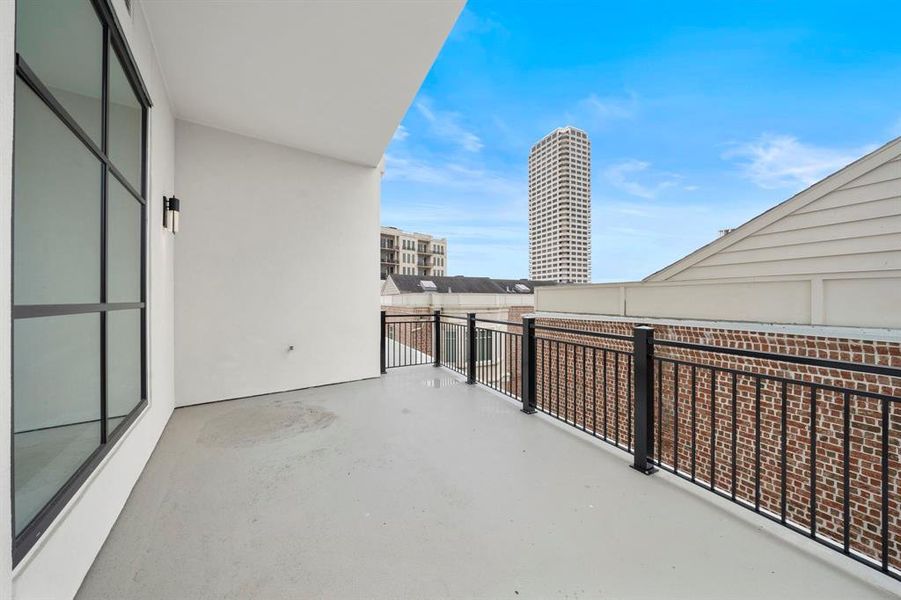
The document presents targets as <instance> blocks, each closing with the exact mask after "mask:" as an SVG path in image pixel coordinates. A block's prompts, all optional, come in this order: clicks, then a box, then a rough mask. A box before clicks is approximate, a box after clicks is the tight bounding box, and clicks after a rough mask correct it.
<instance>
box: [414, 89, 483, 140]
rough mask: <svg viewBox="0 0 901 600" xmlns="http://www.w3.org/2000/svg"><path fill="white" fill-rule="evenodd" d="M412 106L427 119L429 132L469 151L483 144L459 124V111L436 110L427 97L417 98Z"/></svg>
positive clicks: (476, 136)
mask: <svg viewBox="0 0 901 600" xmlns="http://www.w3.org/2000/svg"><path fill="white" fill-rule="evenodd" d="M413 106H414V107H415V108H416V110H417V111H419V114H421V115H422V116H423V118H425V120H426V121H428V123H429V128H430V130H431V132H432V133H433V134H435V135H436V136H438V137H440V138H442V139H444V140H447V141H449V142H451V143H452V144H456V145H458V146H460V147H461V148H463V149H464V150H467V151H469V152H478V151H479V150H481V149H482V146H484V144H483V143H482V140H481V139H480V138H479V136H478V135H476V134H475V133H473V132H472V131H469V130H468V129H466V128H465V127H463V126H462V125H461V124H460V115H459V113H455V112H450V111H441V110H436V109H435V108H433V107H432V103H431V102H430V101H429V100H428V99H427V98H421V99H419V100H418V101H417V102H416V103H415V104H414V105H413Z"/></svg>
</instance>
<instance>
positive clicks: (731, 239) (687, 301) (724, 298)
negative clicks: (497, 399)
mask: <svg viewBox="0 0 901 600" xmlns="http://www.w3.org/2000/svg"><path fill="white" fill-rule="evenodd" d="M899 306H901V138H899V139H895V140H893V141H891V142H889V143H887V144H885V145H884V146H882V147H881V148H879V149H877V150H875V151H874V152H872V153H870V154H868V155H867V156H864V157H863V158H861V159H859V160H857V161H855V162H853V163H851V164H850V165H848V166H847V167H845V168H843V169H841V170H840V171H838V172H836V173H834V174H832V175H830V176H829V177H826V178H825V179H823V180H822V181H820V182H818V183H816V184H814V185H812V186H810V187H809V188H807V189H806V190H804V191H802V192H800V193H799V194H797V195H795V196H793V197H791V198H789V199H788V200H786V201H785V202H783V203H781V204H779V205H777V206H775V207H773V208H772V209H770V210H768V211H766V212H765V213H763V214H761V215H759V216H757V217H755V218H754V219H752V220H750V221H748V222H747V223H745V224H744V225H742V226H741V227H738V228H736V229H734V230H732V231H730V232H728V233H727V234H725V235H724V236H722V237H720V238H718V239H717V240H715V241H713V242H711V243H710V244H707V245H706V246H704V247H702V248H700V249H698V250H697V251H695V252H693V253H691V254H689V255H688V256H686V257H685V258H683V259H681V260H679V261H677V262H675V263H673V264H672V265H670V266H668V267H666V268H664V269H662V270H660V271H658V272H656V273H654V274H652V275H650V276H649V277H647V278H645V279H644V280H643V281H640V282H626V283H611V284H598V285H591V286H577V287H569V288H552V289H548V288H544V289H541V290H538V291H537V297H536V307H537V310H539V311H543V312H544V311H548V312H567V313H574V312H575V313H586V314H603V315H612V316H622V317H660V318H674V319H700V320H729V321H750V322H763V323H781V324H799V325H816V326H837V327H853V328H891V329H898V328H901V311H899V310H898V307H899Z"/></svg>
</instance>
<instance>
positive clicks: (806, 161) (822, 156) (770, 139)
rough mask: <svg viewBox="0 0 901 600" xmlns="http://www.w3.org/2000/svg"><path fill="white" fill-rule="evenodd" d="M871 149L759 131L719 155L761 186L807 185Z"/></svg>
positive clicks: (786, 186) (767, 187)
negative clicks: (821, 143)
mask: <svg viewBox="0 0 901 600" xmlns="http://www.w3.org/2000/svg"><path fill="white" fill-rule="evenodd" d="M870 149H871V148H857V149H838V148H826V147H822V146H814V145H813V144H805V143H803V142H801V141H799V140H798V138H796V137H794V136H791V135H784V134H763V135H761V136H760V137H758V138H757V139H756V140H753V141H750V142H745V143H743V144H738V145H737V146H736V147H735V148H733V149H731V150H729V151H728V152H726V153H724V154H723V158H724V159H727V160H736V161H737V162H738V165H739V167H740V168H741V172H742V175H743V176H744V177H746V178H747V179H749V180H751V181H753V182H754V183H755V184H757V185H758V186H760V187H762V188H764V189H777V188H788V187H790V188H798V187H807V186H809V185H812V184H814V183H816V182H817V181H819V180H820V179H822V178H823V177H825V176H827V175H829V174H830V173H832V172H834V171H837V170H839V169H841V168H842V167H844V166H845V165H847V164H848V163H850V162H852V161H854V160H856V159H857V158H859V157H860V156H861V155H863V154H865V153H866V152H868V151H869V150H870Z"/></svg>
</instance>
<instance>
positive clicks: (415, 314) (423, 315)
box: [385, 313, 432, 319]
mask: <svg viewBox="0 0 901 600" xmlns="http://www.w3.org/2000/svg"><path fill="white" fill-rule="evenodd" d="M410 317H419V318H423V319H431V318H432V313H409V314H406V313H405V314H400V315H391V314H388V313H385V318H386V319H403V318H410Z"/></svg>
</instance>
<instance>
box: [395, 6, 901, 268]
mask: <svg viewBox="0 0 901 600" xmlns="http://www.w3.org/2000/svg"><path fill="white" fill-rule="evenodd" d="M899 23H901V2H891V1H885V2H873V3H869V2H861V1H857V2H842V3H838V2H829V1H823V0H820V1H817V2H805V1H800V0H797V1H785V2H730V3H726V2H708V3H701V2H658V3H654V2H615V3H612V2H600V1H598V2H589V1H585V2H551V1H546V2H524V1H520V2H491V1H488V0H486V1H479V0H471V1H470V2H469V4H468V5H467V7H466V9H465V10H464V12H463V14H462V15H461V17H460V19H459V20H458V21H457V24H456V26H455V28H454V30H453V32H452V33H451V35H450V37H449V38H448V40H447V42H446V43H445V45H444V48H443V49H442V51H441V54H440V55H439V56H438V59H437V60H436V62H435V64H434V65H433V67H432V69H431V71H430V73H429V75H428V77H427V78H426V80H425V82H424V83H423V86H422V88H421V89H420V91H419V93H418V95H417V97H416V99H415V101H414V102H413V105H412V106H411V107H410V110H409V111H408V112H407V115H406V117H405V118H404V120H403V122H402V125H401V126H400V128H398V131H397V132H396V133H395V135H394V138H393V139H392V142H391V144H390V145H389V147H388V150H387V152H386V172H385V177H384V179H383V182H382V223H383V224H385V225H394V226H397V227H401V228H403V229H412V230H415V231H422V232H426V233H432V234H434V235H439V236H447V237H448V245H449V256H448V270H449V274H451V275H487V276H492V277H525V276H527V275H528V214H527V181H526V175H527V157H528V153H529V148H530V147H531V145H532V144H533V143H535V142H536V141H537V140H538V139H540V138H541V137H542V136H544V135H545V134H546V133H548V132H549V131H551V130H553V129H554V128H556V127H559V126H562V125H568V124H571V125H575V126H577V127H580V128H582V129H584V130H586V131H587V132H588V134H589V136H590V138H591V142H592V221H593V223H592V263H593V264H592V267H593V269H592V270H593V274H592V280H593V281H622V280H633V279H640V278H642V277H644V276H646V275H648V274H650V273H651V272H653V271H655V270H657V269H659V268H661V267H663V266H665V265H667V264H669V263H670V262H672V261H674V260H677V259H678V258H680V257H682V256H683V255H685V254H687V253H688V252H690V251H692V250H694V249H695V248H697V247H698V246H700V245H703V244H705V243H707V242H709V241H710V240H712V239H714V238H715V237H716V235H717V230H719V229H722V228H725V227H734V226H736V225H739V224H741V223H742V222H744V221H746V220H747V219H749V218H751V217H753V216H754V215H756V214H758V213H760V212H762V211H763V210H766V209H767V208H769V207H770V206H772V205H773V204H776V203H778V202H780V201H782V200H784V199H786V198H788V197H789V196H791V195H792V194H794V193H796V192H798V191H800V190H801V189H803V188H805V187H807V186H808V185H809V184H811V183H813V182H815V181H817V180H819V179H820V178H822V177H823V176H825V175H827V174H829V173H831V172H833V171H835V170H837V169H838V168H840V167H842V166H844V165H845V164H847V163H848V162H850V161H852V160H854V159H856V158H857V157H859V156H861V155H862V154H864V153H866V152H868V151H869V150H871V149H873V148H875V147H878V146H879V145H882V144H883V143H885V142H887V141H888V140H890V139H892V138H894V137H896V136H899V135H901V34H899V28H898V24H899Z"/></svg>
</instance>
